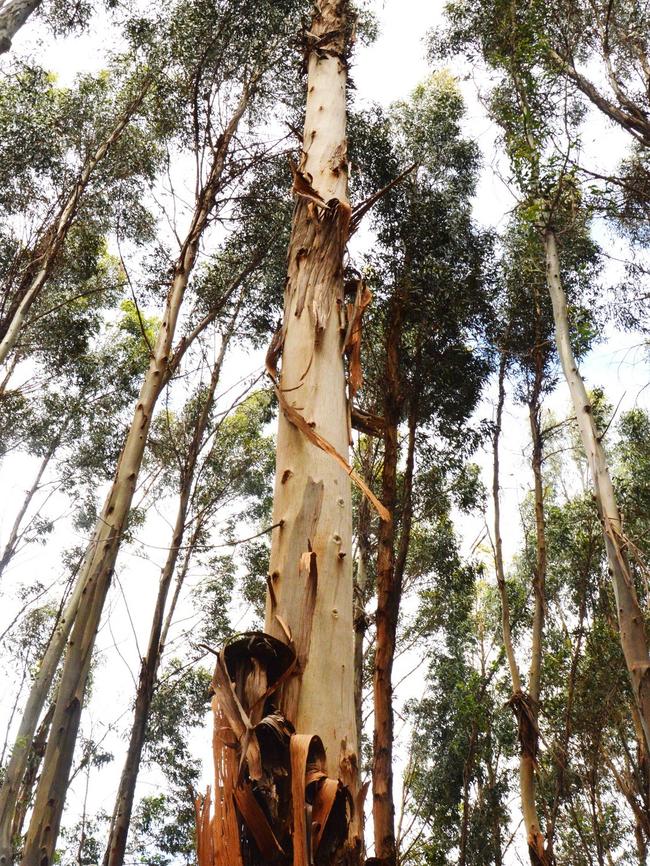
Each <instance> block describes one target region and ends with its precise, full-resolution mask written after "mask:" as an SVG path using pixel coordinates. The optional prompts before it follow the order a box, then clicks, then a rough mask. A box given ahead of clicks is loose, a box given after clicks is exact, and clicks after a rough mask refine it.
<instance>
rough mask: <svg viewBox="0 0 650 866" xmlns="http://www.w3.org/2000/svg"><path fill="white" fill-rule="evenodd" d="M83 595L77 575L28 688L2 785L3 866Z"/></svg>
mask: <svg viewBox="0 0 650 866" xmlns="http://www.w3.org/2000/svg"><path fill="white" fill-rule="evenodd" d="M82 595H83V582H82V580H81V577H80V576H78V577H77V580H76V582H75V585H74V589H73V592H72V596H71V597H70V600H69V602H68V604H67V605H66V607H65V610H64V611H63V614H62V615H61V619H60V620H59V623H58V625H57V627H56V629H55V630H54V634H53V635H52V638H51V639H50V642H49V643H48V645H47V649H46V650H45V655H44V656H43V659H42V661H41V663H40V665H39V668H38V672H37V674H36V676H35V678H34V681H33V683H32V686H31V689H30V691H29V696H28V698H27V703H26V705H25V709H24V710H23V715H22V718H21V720H20V726H19V728H18V733H17V734H16V739H15V742H14V747H13V749H12V752H11V758H10V760H9V764H8V765H7V768H6V771H5V776H4V780H3V783H2V788H1V789H0V866H8V864H9V863H11V862H12V844H11V835H12V826H13V822H14V812H15V809H16V801H17V799H18V793H19V790H20V785H21V783H22V780H23V777H24V775H25V770H26V769H27V762H28V759H29V752H30V749H31V747H32V742H33V740H34V732H35V731H36V727H37V725H38V720H39V718H40V716H41V713H42V712H43V707H44V706H45V702H46V701H47V698H48V695H49V693H50V688H51V687H52V682H53V681H54V676H55V674H56V671H57V668H58V666H59V662H60V661H61V657H62V655H63V651H64V650H65V645H66V643H67V640H68V637H69V635H70V631H71V630H72V626H73V624H74V620H75V617H76V615H77V610H78V609H79V604H80V602H81V598H82Z"/></svg>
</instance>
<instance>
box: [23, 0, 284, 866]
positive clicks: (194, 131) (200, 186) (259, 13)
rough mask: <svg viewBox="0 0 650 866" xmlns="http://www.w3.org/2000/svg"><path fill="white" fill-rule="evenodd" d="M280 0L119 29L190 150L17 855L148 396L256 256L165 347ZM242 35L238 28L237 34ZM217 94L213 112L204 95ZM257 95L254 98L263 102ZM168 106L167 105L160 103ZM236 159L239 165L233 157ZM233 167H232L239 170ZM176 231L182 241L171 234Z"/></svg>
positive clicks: (41, 795) (36, 817) (45, 830)
mask: <svg viewBox="0 0 650 866" xmlns="http://www.w3.org/2000/svg"><path fill="white" fill-rule="evenodd" d="M292 11H293V6H292V5H291V4H286V5H285V4H277V3H274V4H257V5H256V6H255V7H254V8H251V7H250V5H249V4H238V3H225V2H224V3H222V4H217V5H215V6H214V7H211V8H210V10H206V9H205V8H204V7H198V6H197V5H195V4H193V3H179V4H177V5H175V6H174V7H172V9H171V10H170V13H169V15H165V16H162V17H161V18H160V19H159V20H153V19H152V20H149V21H147V20H144V19H140V20H138V21H134V22H132V24H131V25H130V30H129V34H130V36H131V38H132V40H133V41H134V42H136V43H137V45H138V50H139V51H141V52H144V53H145V54H147V56H148V57H149V58H150V62H151V63H154V62H157V58H160V59H162V58H163V57H164V64H165V74H164V76H161V77H160V78H159V79H157V84H158V85H159V86H158V88H157V90H156V96H157V97H158V98H159V99H160V100H163V101H164V103H165V104H164V107H163V111H162V112H161V113H159V115H158V117H159V123H160V124H161V125H163V124H169V125H170V127H171V128H168V129H167V134H168V135H169V136H170V137H171V136H172V134H176V136H177V141H178V143H179V144H181V146H182V145H186V146H187V138H186V135H187V134H188V133H189V136H190V137H189V152H190V153H191V154H192V155H193V156H194V158H195V164H196V177H195V181H196V188H195V199H194V202H193V205H192V206H191V208H190V213H189V214H188V221H189V225H188V227H187V229H186V231H185V233H184V235H179V247H180V249H179V250H178V252H177V257H176V259H175V261H174V264H173V266H172V267H171V268H170V271H169V272H168V277H167V293H166V300H165V305H164V310H163V313H162V317H161V324H160V327H159V329H158V333H157V336H156V341H155V344H154V345H152V346H151V347H150V363H149V368H148V370H147V373H146V374H145V377H144V380H143V382H142V386H141V390H140V396H139V398H138V400H137V403H136V406H135V408H134V414H133V420H132V422H131V425H130V427H129V430H128V433H127V435H126V439H125V442H124V445H123V448H122V452H121V454H120V458H119V460H118V464H117V468H116V472H115V476H114V479H113V483H112V485H111V489H110V490H109V493H108V496H107V498H106V501H105V504H104V507H103V509H102V513H101V515H100V516H99V518H98V521H97V524H96V527H95V530H94V532H93V535H92V538H91V540H90V543H89V545H88V549H87V553H86V557H85V560H84V563H83V565H82V568H81V570H80V573H79V577H78V586H80V587H82V592H83V602H82V604H80V606H79V609H78V611H77V614H76V618H75V624H74V626H73V629H72V633H71V639H70V644H69V648H68V652H67V653H66V658H65V662H64V666H63V671H62V675H61V682H60V685H59V688H58V692H57V701H56V707H55V711H54V718H53V721H52V731H53V733H54V736H50V739H49V741H48V747H47V750H46V753H45V757H44V761H43V771H42V774H41V778H40V782H39V785H38V789H37V792H36V799H35V804H34V810H33V814H32V819H31V824H30V828H29V831H28V833H27V838H26V842H25V847H24V852H23V858H22V862H23V863H25V864H32V863H37V862H38V863H41V864H42V863H45V862H48V863H49V862H52V858H53V856H54V851H55V846H56V839H57V835H58V829H59V825H60V820H61V813H62V810H63V805H64V798H65V789H66V785H67V778H68V774H69V770H70V765H71V761H72V756H73V752H74V746H75V741H76V735H77V729H78V725H79V718H80V713H81V707H82V704H83V694H84V689H85V684H86V681H87V677H88V671H89V666H90V661H91V658H92V649H93V646H94V642H95V634H96V630H97V627H98V625H99V621H100V618H101V614H102V610H103V607H104V602H105V599H106V595H107V592H108V589H109V586H110V582H111V575H112V572H113V568H114V564H115V560H116V557H117V554H118V551H119V548H120V543H121V539H122V537H123V533H124V529H125V526H126V521H127V518H128V515H129V511H130V507H131V502H132V498H133V493H134V490H135V484H136V481H137V478H138V473H139V470H140V467H141V464H142V459H143V454H144V449H145V445H146V440H147V435H148V432H149V428H150V424H151V420H152V417H153V412H154V409H155V406H156V402H157V400H158V397H159V396H160V394H161V393H162V391H163V389H164V387H165V386H166V385H167V383H168V382H169V380H170V377H171V375H172V374H173V373H174V371H175V370H177V369H178V367H179V364H180V362H181V360H182V358H183V356H184V354H185V352H186V350H187V347H188V346H189V345H190V344H191V343H192V341H193V340H194V339H195V338H196V337H197V336H198V335H199V334H200V333H201V332H202V331H203V330H204V329H205V328H206V327H207V326H208V325H209V324H210V322H211V321H213V320H214V319H215V318H216V316H217V315H218V314H219V312H220V310H221V308H222V306H223V304H224V303H225V302H226V300H227V298H228V297H229V296H230V295H231V294H232V293H233V292H235V291H236V290H237V289H238V287H239V286H240V284H241V282H242V280H244V279H245V277H246V276H247V275H248V274H249V273H250V272H251V271H252V270H253V269H254V267H255V266H256V264H257V262H258V260H259V258H260V256H259V255H256V257H255V259H254V260H252V261H249V262H247V264H246V265H245V267H244V268H243V270H242V271H240V272H239V274H234V275H232V278H231V281H230V283H229V285H228V287H227V290H226V296H225V297H223V298H222V299H221V300H220V303H216V304H215V305H214V306H213V308H212V309H211V310H210V312H209V313H208V314H207V315H206V316H204V317H203V319H202V320H200V321H199V322H197V323H196V324H192V326H191V329H190V330H189V331H188V332H187V333H186V334H185V335H184V336H183V337H182V338H181V340H180V341H179V342H178V343H177V345H176V346H174V342H173V341H174V338H175V332H176V328H177V324H178V321H179V315H180V313H181V307H182V304H183V300H184V296H185V294H186V291H187V288H188V283H189V280H190V275H191V273H192V271H193V268H194V265H195V263H196V259H197V255H198V253H199V248H200V244H201V239H202V236H203V234H204V231H205V229H206V227H207V226H208V224H209V222H210V219H211V216H212V214H213V211H214V208H215V204H216V201H217V197H218V196H219V195H220V193H221V192H222V191H223V190H224V189H225V188H226V186H227V184H228V182H229V180H230V177H231V174H233V173H235V172H236V167H235V165H234V164H233V162H232V153H233V146H234V144H235V142H236V134H237V130H238V128H239V125H240V123H241V121H242V119H243V118H244V116H245V115H246V114H247V113H248V112H249V110H250V108H251V106H253V105H255V106H257V107H258V108H261V106H262V105H263V104H267V105H268V104H269V103H271V101H272V99H273V97H274V94H272V93H270V92H269V90H270V82H271V77H270V76H271V72H273V80H274V83H275V82H277V67H278V64H279V63H280V62H281V58H282V50H283V48H284V41H285V39H286V33H287V29H286V28H287V24H288V22H289V21H290V16H289V14H288V13H290V12H292ZM244 36H245V37H246V38H243V37H244ZM217 100H218V101H219V102H220V108H221V112H222V114H221V118H218V117H217V114H216V110H215V105H216V102H217ZM265 101H266V102H265ZM172 109H174V113H171V112H172ZM238 167H239V164H238ZM240 170H241V169H240ZM181 237H182V240H181V239H180V238H181Z"/></svg>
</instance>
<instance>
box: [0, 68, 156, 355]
mask: <svg viewBox="0 0 650 866" xmlns="http://www.w3.org/2000/svg"><path fill="white" fill-rule="evenodd" d="M150 87H151V77H150V75H149V74H148V72H147V70H146V69H142V68H141V67H139V66H138V65H137V64H134V63H129V62H128V61H127V60H125V59H124V58H122V62H121V63H119V64H116V66H115V67H114V68H113V69H112V70H111V71H110V72H109V73H108V74H102V75H99V76H97V77H93V76H89V75H86V76H81V77H80V78H79V79H78V80H77V81H76V82H75V85H74V86H73V87H71V88H67V89H61V88H57V87H56V86H55V85H54V83H53V82H52V80H48V77H47V75H46V74H45V72H44V71H43V70H39V69H34V68H30V67H27V68H23V67H20V66H19V67H18V69H17V71H16V72H15V73H13V74H9V75H8V76H7V77H6V78H5V80H4V81H3V88H2V96H1V97H0V127H1V138H2V149H3V174H4V179H6V185H5V186H4V189H3V196H2V212H3V213H2V215H3V216H4V217H5V218H10V217H12V216H14V217H15V216H17V215H19V216H20V223H19V225H20V224H21V223H22V226H23V228H24V231H25V232H27V233H28V237H27V239H26V241H25V240H23V239H21V238H20V236H19V235H18V236H16V234H15V232H14V238H13V246H14V250H13V256H12V257H11V258H9V260H8V262H7V264H6V265H5V268H4V270H5V273H4V274H3V277H4V284H5V291H4V293H3V299H2V305H1V314H0V364H4V363H6V362H7V360H8V358H9V357H10V355H11V353H12V352H13V351H14V350H15V347H16V345H17V343H18V341H19V339H20V335H21V332H22V330H23V328H24V327H25V325H26V323H27V322H28V316H29V313H30V310H31V309H32V307H33V305H34V303H35V302H36V300H37V299H38V298H39V297H40V296H41V294H42V293H43V291H44V289H45V287H46V286H47V285H48V282H49V281H50V280H51V279H52V278H53V277H54V278H56V277H57V270H59V271H60V270H61V265H63V268H64V269H65V266H66V262H65V247H66V244H69V246H70V247H71V249H70V250H69V253H68V257H69V258H73V257H74V256H75V254H78V252H79V245H80V243H81V245H82V246H81V249H82V250H83V249H84V246H85V248H86V250H88V252H90V251H91V250H92V244H93V243H94V245H95V248H96V250H97V253H96V254H98V253H99V252H100V251H101V241H102V240H103V237H104V235H105V233H106V231H107V228H108V226H110V225H111V223H113V224H114V222H115V219H116V215H118V214H119V215H121V216H122V222H123V232H124V233H125V234H128V233H129V227H130V230H131V232H133V231H135V232H138V233H141V232H142V233H143V234H142V237H141V240H146V234H145V233H144V232H143V229H144V230H145V232H146V229H145V226H144V224H143V222H142V218H141V213H142V206H141V204H140V200H141V198H142V194H143V187H144V186H145V185H146V184H148V183H151V182H152V180H153V178H154V176H155V173H156V170H157V168H158V166H159V161H158V157H159V148H158V142H157V141H156V137H155V130H154V128H153V126H152V125H151V124H147V123H146V121H145V120H144V118H143V112H144V105H143V103H144V101H145V99H146V97H147V94H148V92H149V90H150ZM37 88H38V92H37V94H36V96H35V98H34V101H35V102H36V105H33V102H32V97H33V91H34V90H36V89H37ZM37 109H38V110H37ZM35 136H37V137H39V139H40V140H39V143H38V146H37V151H36V153H34V152H33V149H32V146H31V145H32V142H33V141H34V137H35ZM124 214H128V216H127V218H126V219H124V218H123V215H124ZM9 225H11V223H9ZM75 229H76V231H75ZM71 232H72V233H73V236H72V237H70V234H71ZM75 235H76V236H75ZM75 247H77V249H75ZM86 250H84V251H86ZM88 252H86V255H88ZM62 258H63V262H61V259H62ZM59 282H60V280H59ZM78 295H79V287H77V286H74V287H73V289H72V291H71V292H70V298H71V299H74V298H75V297H76V296H78ZM57 303H61V298H60V297H56V296H55V297H54V298H52V299H49V306H55V304H57Z"/></svg>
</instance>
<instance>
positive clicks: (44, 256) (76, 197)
mask: <svg viewBox="0 0 650 866" xmlns="http://www.w3.org/2000/svg"><path fill="white" fill-rule="evenodd" d="M1 16H2V12H1V11H0V19H1ZM150 86H151V79H150V78H149V77H146V78H145V80H144V81H143V83H142V87H141V90H140V92H139V93H138V95H137V96H136V97H135V99H133V100H131V102H130V103H129V105H128V106H127V107H126V109H125V110H124V111H123V112H122V114H121V115H120V116H119V117H118V119H117V121H116V123H115V126H114V127H113V129H112V130H111V132H110V133H109V134H108V135H107V137H106V138H105V139H104V140H103V141H102V142H101V144H100V145H99V146H98V147H97V149H96V150H95V151H93V153H91V154H90V155H89V156H88V157H87V158H86V161H85V163H84V165H83V166H82V168H81V171H80V172H79V175H78V177H77V180H76V182H75V184H74V186H73V188H72V191H71V192H70V193H69V195H68V196H67V198H66V200H65V202H64V204H63V205H62V207H61V209H60V210H59V212H58V214H57V216H56V218H55V219H54V221H53V222H52V223H51V224H50V225H49V226H48V227H47V229H46V230H45V231H44V233H43V236H42V238H41V241H40V243H39V244H38V245H37V247H36V249H35V251H34V255H33V256H32V258H31V261H30V262H29V264H28V265H27V268H26V270H25V273H24V275H23V277H22V279H21V281H20V283H19V285H18V287H17V289H16V293H15V296H14V299H13V301H12V303H11V305H10V307H9V310H8V312H7V315H6V316H4V317H3V319H2V320H1V321H0V364H3V363H4V362H5V360H6V358H7V356H8V355H9V353H10V352H11V351H12V349H13V348H14V346H15V345H16V343H17V342H18V338H19V336H20V331H21V329H22V327H23V325H24V323H25V317H26V316H27V314H28V312H29V310H30V309H31V307H32V304H33V303H34V301H35V300H36V299H37V298H38V296H39V295H40V293H41V291H42V290H43V287H44V286H45V284H46V282H47V280H48V278H49V276H50V274H51V272H52V268H53V267H54V265H55V262H56V259H57V256H58V255H59V253H60V251H61V248H62V247H63V244H64V243H65V240H66V238H67V236H68V232H69V230H70V227H71V226H72V224H73V223H74V221H75V218H76V216H77V212H78V210H79V202H80V201H81V198H82V196H83V194H84V192H85V190H86V187H87V186H88V183H89V182H90V179H91V177H92V174H93V172H94V171H95V169H96V168H97V166H98V165H99V163H100V162H101V161H102V160H103V159H104V157H105V156H106V155H107V153H108V152H109V150H110V149H111V147H112V146H113V145H114V144H115V143H116V142H117V141H118V140H119V139H120V137H121V135H122V133H123V132H124V130H125V129H126V127H127V126H128V125H129V123H130V122H131V119H132V117H133V115H134V114H135V112H136V111H137V110H138V108H139V107H140V105H141V104H142V101H143V99H144V98H145V96H146V94H147V92H148V90H149V88H150Z"/></svg>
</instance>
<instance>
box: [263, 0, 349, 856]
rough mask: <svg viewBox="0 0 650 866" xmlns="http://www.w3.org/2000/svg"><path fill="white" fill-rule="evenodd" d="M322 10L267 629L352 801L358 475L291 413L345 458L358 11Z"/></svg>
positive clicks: (289, 320)
mask: <svg viewBox="0 0 650 866" xmlns="http://www.w3.org/2000/svg"><path fill="white" fill-rule="evenodd" d="M315 7H316V8H315V14H314V17H313V19H312V25H311V28H310V31H309V33H307V34H306V40H307V73H308V79H307V102H306V113H305V128H304V138H303V153H302V157H301V161H300V165H299V166H298V168H297V169H294V193H295V199H296V203H295V210H294V217H293V224H292V231H291V239H290V243H289V253H288V276H287V282H286V287H285V304H284V321H283V326H282V331H281V337H280V343H279V346H278V349H277V352H276V353H275V356H274V349H273V346H272V348H271V350H270V351H269V367H270V369H271V370H272V371H273V370H274V366H275V357H277V354H279V349H280V347H281V350H282V371H281V375H280V378H279V380H278V396H279V399H280V404H281V409H282V410H283V411H281V413H280V418H279V422H278V439H277V457H276V480H275V493H274V511H273V523H274V524H281V525H280V526H278V528H277V529H275V530H274V531H273V536H272V545H271V565H270V571H271V574H270V576H269V591H268V593H267V604H266V624H265V630H266V632H267V633H270V634H271V635H273V636H274V637H276V638H279V639H280V640H283V641H285V642H289V643H291V644H293V646H294V647H295V649H296V654H297V659H298V665H297V674H296V675H295V676H294V677H293V678H292V679H291V680H290V681H289V682H288V683H287V684H286V686H285V687H284V688H283V691H282V695H281V700H280V703H281V709H282V712H283V713H284V715H285V716H286V717H287V718H288V719H289V720H290V721H291V722H292V723H293V724H294V726H295V728H296V730H297V731H298V732H299V733H305V734H307V733H314V734H316V733H317V734H318V735H319V736H320V738H321V740H322V742H323V744H324V747H325V753H326V771H327V774H328V775H329V776H331V777H333V778H338V779H340V780H341V781H342V782H343V783H344V784H345V785H346V786H348V787H349V788H350V790H351V792H352V794H353V796H354V795H356V791H357V788H358V758H357V734H356V724H355V704H354V625H353V581H352V509H351V490H350V479H349V477H348V476H347V474H346V472H345V471H344V470H343V469H342V468H341V466H340V465H339V464H338V463H337V462H336V461H335V460H333V459H332V456H331V455H330V454H327V453H326V452H325V451H324V450H322V449H320V448H317V447H316V446H315V444H313V443H312V442H311V441H309V438H308V436H306V435H305V432H303V431H301V430H300V429H298V427H297V426H296V425H295V424H294V423H293V422H292V421H291V420H290V417H291V410H292V411H293V412H294V413H295V412H297V413H299V414H300V415H301V416H302V418H303V419H304V420H305V421H306V423H307V424H308V425H309V427H310V428H311V429H312V430H314V432H315V433H316V434H318V435H320V436H321V437H322V438H323V439H324V440H326V441H327V442H328V443H329V444H330V445H331V446H333V447H334V448H335V449H336V450H337V451H338V453H339V454H340V455H345V454H347V452H348V448H349V436H350V430H349V409H348V402H347V397H346V381H345V371H344V365H343V348H344V336H345V319H344V302H343V254H344V250H345V245H346V242H347V239H348V231H349V222H350V205H349V202H348V192H347V180H348V162H347V141H346V86H347V47H348V40H349V36H350V32H351V28H352V16H351V10H350V6H349V3H348V2H347V0H320V2H317V3H316V4H315ZM287 407H289V410H290V411H287ZM294 417H295V415H294ZM304 554H312V563H315V569H313V568H310V569H308V570H307V571H305V569H304V568H301V567H300V565H301V560H303V561H304V557H303V555H304ZM314 583H315V585H313V584H314ZM354 823H355V822H354V821H353V824H354ZM350 833H351V836H350V839H349V842H348V848H349V852H348V855H346V856H351V857H353V858H354V857H355V856H358V851H359V849H360V844H361V841H360V838H358V835H359V833H358V828H357V830H355V829H354V828H352V829H351V831H350ZM355 835H356V836H357V838H354V836H355ZM350 851H351V852H352V853H350ZM355 851H356V852H357V853H356V854H355V853H354V852H355Z"/></svg>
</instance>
